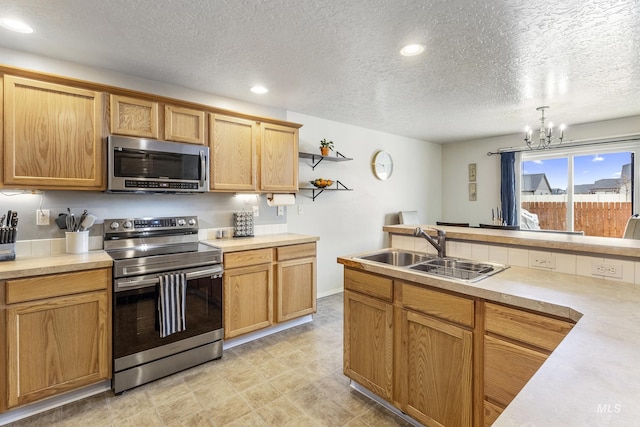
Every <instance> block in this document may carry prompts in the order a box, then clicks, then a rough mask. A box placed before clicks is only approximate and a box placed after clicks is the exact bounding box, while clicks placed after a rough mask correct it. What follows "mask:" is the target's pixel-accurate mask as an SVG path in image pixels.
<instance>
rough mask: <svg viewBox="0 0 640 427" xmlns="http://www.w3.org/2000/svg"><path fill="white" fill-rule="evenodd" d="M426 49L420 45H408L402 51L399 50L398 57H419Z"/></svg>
mask: <svg viewBox="0 0 640 427" xmlns="http://www.w3.org/2000/svg"><path fill="white" fill-rule="evenodd" d="M426 48H427V47H426V46H425V45H423V44H422V43H414V44H408V45H406V46H405V47H403V48H402V49H400V55H403V56H416V55H420V54H421V53H422V52H424V51H425V49H426Z"/></svg>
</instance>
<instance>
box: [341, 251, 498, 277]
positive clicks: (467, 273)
mask: <svg viewBox="0 0 640 427" xmlns="http://www.w3.org/2000/svg"><path fill="white" fill-rule="evenodd" d="M354 258H356V259H362V260H366V261H373V262H377V263H381V264H387V265H392V266H394V267H403V268H406V269H409V270H412V271H415V272H418V273H424V274H429V275H433V276H438V277H446V278H449V279H457V280H461V281H464V282H477V281H479V280H482V279H485V278H487V277H489V276H491V275H494V274H496V273H499V272H501V271H502V270H504V269H506V268H508V266H506V265H502V264H496V263H492V262H477V261H471V260H468V259H462V258H451V257H446V258H440V257H438V256H437V255H432V254H425V253H419V252H412V251H405V250H398V249H385V250H382V251H379V252H375V253H372V254H369V255H363V256H358V257H354Z"/></svg>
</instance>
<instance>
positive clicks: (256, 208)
mask: <svg viewBox="0 0 640 427" xmlns="http://www.w3.org/2000/svg"><path fill="white" fill-rule="evenodd" d="M253 216H260V206H253Z"/></svg>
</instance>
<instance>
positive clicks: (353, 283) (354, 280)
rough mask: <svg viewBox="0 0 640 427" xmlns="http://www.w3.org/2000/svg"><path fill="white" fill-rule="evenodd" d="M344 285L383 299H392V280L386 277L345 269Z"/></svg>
mask: <svg viewBox="0 0 640 427" xmlns="http://www.w3.org/2000/svg"><path fill="white" fill-rule="evenodd" d="M344 287H345V289H349V290H352V291H355V292H359V293H362V294H365V295H370V296H372V297H375V298H380V299H382V300H384V301H389V302H392V301H393V280H391V279H389V278H388V277H382V276H376V275H374V274H369V273H364V272H362V271H357V270H351V269H345V271H344Z"/></svg>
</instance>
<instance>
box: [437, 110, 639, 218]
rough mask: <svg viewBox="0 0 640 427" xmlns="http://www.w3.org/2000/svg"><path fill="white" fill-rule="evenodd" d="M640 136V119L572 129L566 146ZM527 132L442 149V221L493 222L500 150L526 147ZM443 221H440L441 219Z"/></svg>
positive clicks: (472, 141) (497, 191)
mask: <svg viewBox="0 0 640 427" xmlns="http://www.w3.org/2000/svg"><path fill="white" fill-rule="evenodd" d="M637 133H640V116H635V117H626V118H622V119H616V120H606V121H601V122H593V123H586V124H580V125H575V126H570V127H568V128H567V131H566V135H567V138H570V139H566V140H565V143H568V142H571V141H578V140H584V139H593V138H606V137H611V136H618V135H628V134H637ZM523 137H524V133H522V134H515V135H504V136H498V137H493V138H484V139H474V140H468V141H462V142H457V143H452V144H445V145H443V146H442V195H443V196H442V220H445V221H450V222H469V223H470V224H472V225H477V224H479V223H490V221H491V209H492V208H495V207H496V206H498V205H499V204H500V156H499V155H493V156H487V153H488V152H490V151H492V152H495V151H497V150H498V149H499V148H506V147H519V146H521V145H524V140H523ZM469 163H476V164H477V194H478V197H477V201H475V202H471V201H469V196H468V182H469V181H468V175H467V165H468V164H469ZM438 220H440V218H438Z"/></svg>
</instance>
